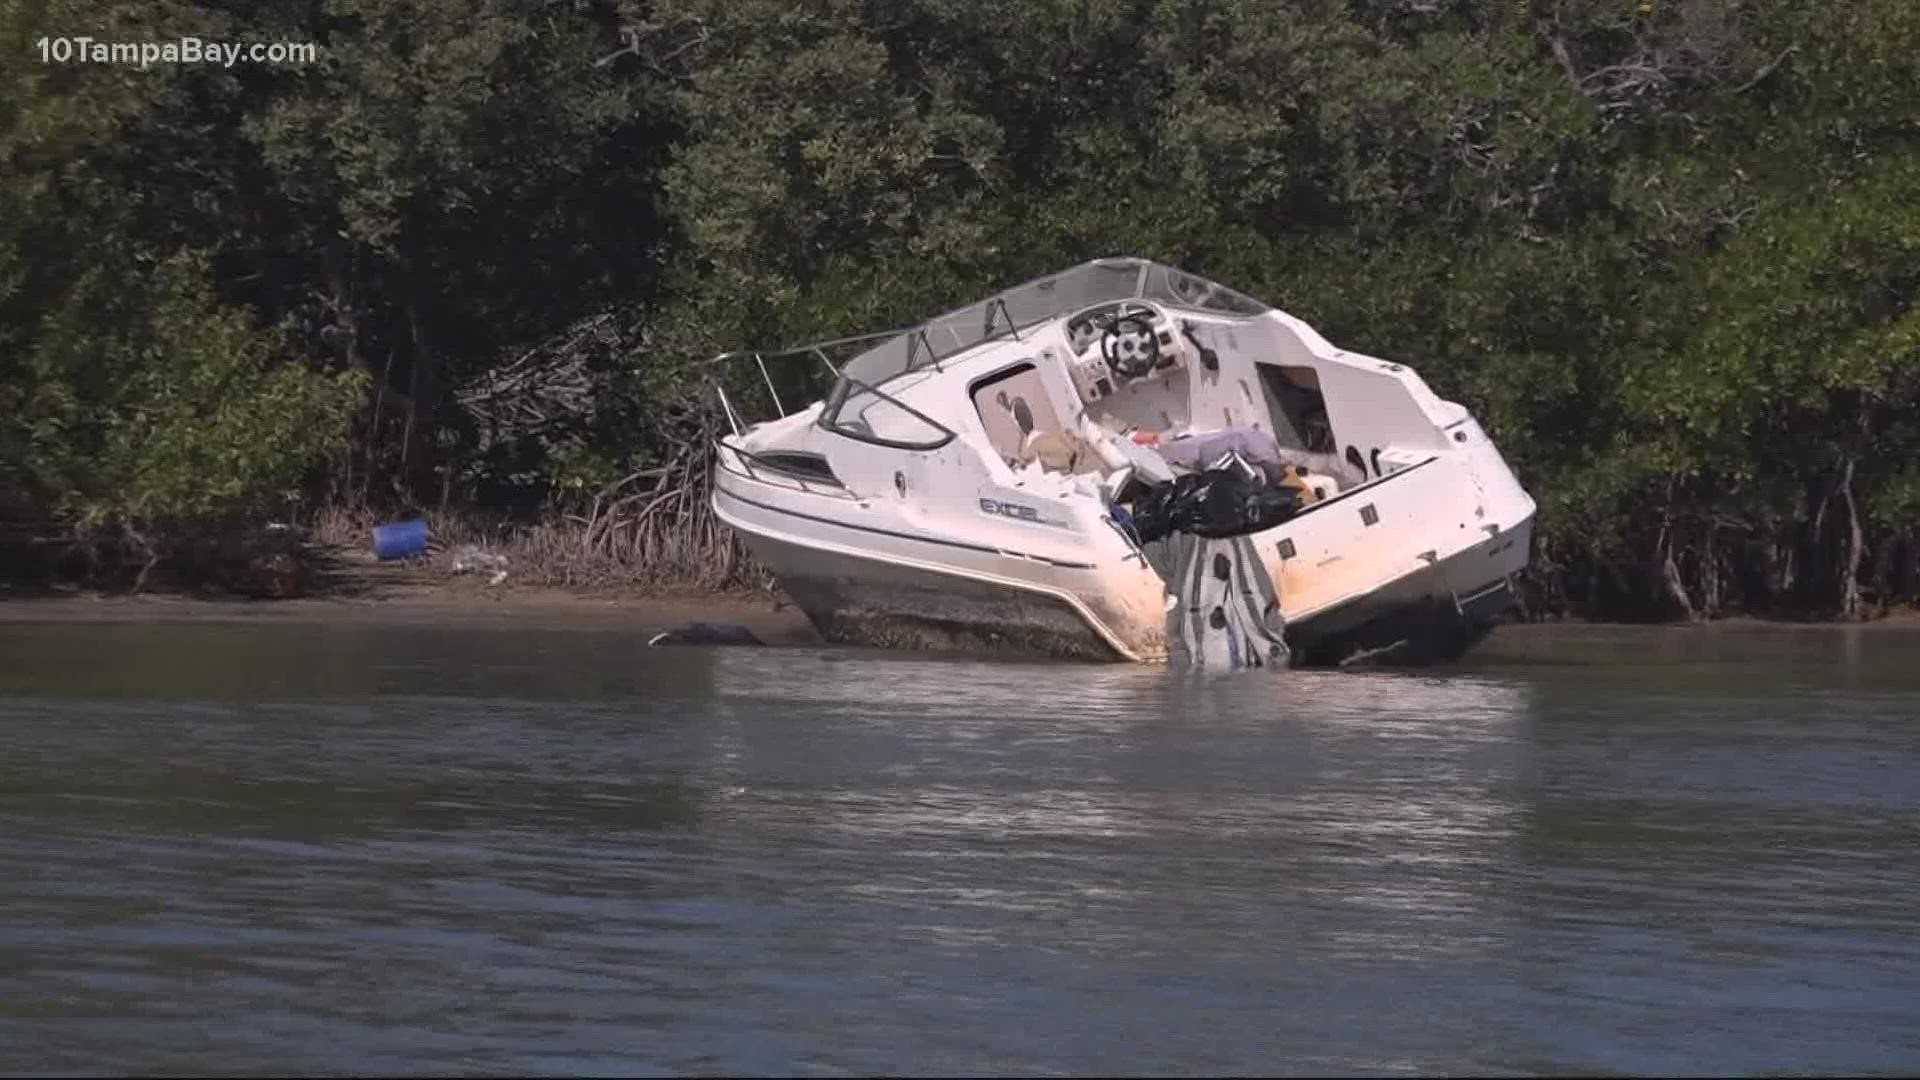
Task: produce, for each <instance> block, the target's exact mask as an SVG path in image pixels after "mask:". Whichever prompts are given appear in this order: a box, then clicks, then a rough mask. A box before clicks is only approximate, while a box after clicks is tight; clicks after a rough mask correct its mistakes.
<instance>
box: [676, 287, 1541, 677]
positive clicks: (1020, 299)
mask: <svg viewBox="0 0 1920 1080" xmlns="http://www.w3.org/2000/svg"><path fill="white" fill-rule="evenodd" d="M797 358H807V359H809V360H810V361H811V363H810V364H800V365H795V364H794V363H793V361H794V360H796V359H797ZM742 364H751V365H753V366H754V367H757V369H758V371H757V373H756V374H757V375H758V376H759V379H758V381H756V382H754V383H753V384H752V387H753V389H752V391H751V394H752V396H753V397H754V398H759V397H761V396H762V395H763V393H764V397H765V399H766V400H765V401H764V402H763V403H761V404H762V405H763V406H765V407H764V409H762V410H760V411H756V409H755V408H754V407H753V406H752V405H751V404H750V403H749V402H748V400H747V397H748V394H747V393H746V392H745V391H743V388H742V386H743V384H742V383H741V382H740V381H739V379H738V378H734V379H733V380H732V381H731V382H729V381H728V380H727V379H725V378H722V379H717V380H716V385H717V386H718V387H719V388H720V402H721V405H722V407H723V408H724V410H725V415H726V419H727V424H728V427H729V428H730V429H731V430H730V431H728V432H726V433H723V434H722V436H721V437H720V438H719V439H718V441H717V445H716V446H715V448H714V456H715V464H714V472H713V477H712V500H713V509H714V512H715V513H716V514H717V515H718V516H719V518H720V519H721V521H723V522H724V523H725V524H727V525H728V526H730V527H731V528H733V529H735V530H737V531H738V532H739V534H740V535H741V537H742V538H743V540H744V541H745V544H746V546H747V548H748V550H749V551H751V552H752V553H753V554H754V556H755V557H756V558H758V559H759V560H760V561H761V562H763V563H764V564H766V566H767V567H768V568H769V569H770V570H771V571H772V572H773V574H774V575H775V577H776V579H777V581H778V583H779V585H780V586H781V588H782V589H783V590H784V591H785V592H786V593H787V594H788V595H789V596H791V598H792V599H793V601H794V603H795V604H796V605H797V606H798V607H799V608H800V609H801V610H803V611H804V612H805V613H806V614H807V616H808V618H810V619H811V620H812V621H813V623H814V625H815V626H816V627H818V629H819V630H820V632H821V633H822V634H823V635H824V636H825V637H827V638H828V639H829V640H833V641H841V642H852V643H860V644H868V645H880V646H886V647H962V648H973V647H981V646H986V647H994V648H1012V649H1016V650H1021V651H1031V652H1040V653H1046V654H1052V655H1059V656H1079V657H1088V658H1099V659H1108V660H1129V661H1156V660H1164V659H1167V658H1168V656H1169V655H1170V653H1171V652H1175V651H1177V647H1178V645H1179V638H1180V636H1181V634H1180V631H1178V630H1177V629H1175V627H1177V626H1178V625H1180V620H1181V619H1182V618H1184V617H1185V615H1186V612H1185V611H1184V610H1182V609H1181V602H1180V597H1181V596H1182V595H1185V596H1187V598H1188V599H1189V601H1192V602H1194V603H1198V601H1193V600H1192V594H1193V593H1194V592H1195V590H1196V589H1198V588H1201V587H1203V586H1202V584H1201V583H1200V582H1199V581H1198V579H1199V578H1200V577H1203V576H1205V575H1202V574H1195V575H1193V577H1194V579H1195V580H1194V581H1192V582H1182V581H1176V582H1174V583H1172V584H1170V583H1169V580H1168V579H1169V578H1171V577H1175V576H1176V575H1177V573H1181V572H1183V571H1177V570H1176V569H1174V568H1171V567H1170V565H1169V563H1168V561H1167V559H1166V558H1165V557H1164V553H1161V557H1158V558H1154V557H1150V556H1152V555H1154V554H1155V552H1154V551H1153V550H1152V549H1153V548H1155V547H1156V546H1162V545H1164V543H1165V541H1162V542H1160V543H1159V544H1143V543H1142V542H1141V541H1140V534H1139V533H1138V532H1136V531H1135V530H1134V528H1133V527H1132V526H1131V525H1130V524H1129V522H1128V516H1127V507H1128V506H1129V504H1133V505H1138V503H1137V501H1138V499H1139V498H1140V496H1141V495H1142V493H1144V492H1147V491H1150V490H1152V489H1153V488H1155V487H1157V486H1159V485H1161V484H1164V483H1166V482H1167V481H1169V480H1171V479H1173V478H1174V477H1175V476H1176V475H1177V474H1178V473H1179V472H1180V471H1181V469H1180V468H1179V467H1178V466H1177V465H1175V464H1172V463H1171V462H1170V459H1173V460H1177V459H1178V458H1179V456H1180V455H1178V454H1174V453H1171V452H1170V451H1171V450H1172V449H1173V448H1176V447H1181V446H1192V445H1194V444H1193V443H1191V442H1185V441H1181V440H1182V439H1183V437H1188V438H1191V437H1199V436H1206V435H1208V434H1210V433H1220V432H1235V431H1237V432H1241V433H1246V432H1254V433H1257V434H1264V435H1270V436H1271V444H1270V445H1274V446H1277V447H1279V448H1280V452H1281V454H1282V455H1283V456H1285V457H1286V458H1287V459H1288V464H1289V468H1288V469H1287V475H1286V478H1285V481H1284V482H1285V483H1286V484H1287V485H1288V486H1289V487H1290V488H1291V489H1292V490H1293V492H1294V493H1295V495H1296V496H1297V497H1298V498H1299V499H1300V500H1301V501H1302V503H1303V505H1301V506H1300V507H1299V509H1298V510H1297V511H1295V512H1293V513H1292V515H1291V516H1290V517H1287V518H1286V519H1285V520H1283V521H1280V522H1279V523H1278V524H1274V525H1272V526H1271V527H1267V528H1263V529H1260V530H1258V531H1254V532H1251V533H1248V534H1246V535H1244V536H1240V537H1237V538H1236V539H1234V540H1233V541H1232V543H1233V544H1234V545H1236V546H1235V548H1234V550H1235V551H1238V552H1243V553H1246V555H1247V556H1248V558H1249V560H1250V561H1252V562H1254V563H1257V564H1258V565H1257V566H1253V567H1249V572H1250V573H1251V574H1252V577H1251V578H1250V579H1249V580H1251V581H1252V582H1253V584H1252V585H1247V586H1245V587H1244V588H1241V586H1240V585H1236V584H1233V583H1227V584H1220V585H1219V586H1218V587H1219V588H1220V589H1222V590H1226V591H1233V590H1234V589H1241V591H1242V592H1250V593H1257V594H1258V595H1257V596H1255V597H1254V598H1253V602H1254V604H1255V606H1256V607H1264V608H1265V609H1266V613H1267V614H1269V615H1277V616H1278V617H1277V618H1275V619H1273V620H1272V623H1271V625H1272V626H1273V627H1274V628H1275V632H1276V633H1283V634H1284V639H1285V642H1286V644H1287V646H1289V647H1290V652H1291V658H1292V662H1294V663H1304V664H1331V663H1344V662H1348V661H1351V660H1353V659H1355V658H1356V657H1362V656H1367V655H1378V654H1381V653H1386V654H1388V655H1391V656H1396V657H1400V658H1404V659H1408V660H1413V661H1419V660H1422V659H1432V658H1445V657H1451V656H1456V655H1458V654H1459V653H1460V652H1461V651H1462V650H1464V649H1465V648H1467V647H1468V646H1469V645H1471V643H1472V642H1473V641H1475V640H1477V638H1478V637H1479V636H1480V635H1481V634H1482V633H1484V632H1485V630H1486V629H1487V628H1488V627H1489V626H1490V625H1491V622H1492V620H1493V619H1494V618H1495V616H1497V615H1498V614H1499V613H1500V612H1501V611H1502V610H1503V609H1505V608H1506V607H1507V606H1508V605H1509V604H1510V603H1511V602H1512V600H1513V591H1512V590H1513V585H1512V582H1513V577H1514V575H1515V574H1517V573H1518V572H1519V571H1521V570H1522V569H1524V568H1525V566H1526V563H1527V558H1528V551H1529V536H1530V531H1531V527H1532V522H1533V515H1534V501H1533V499H1532V498H1531V497H1530V496H1529V495H1528V494H1527V492H1526V491H1525V490H1524V489H1523V488H1522V487H1521V485H1520V483H1519V481H1518V480H1517V479H1516V478H1515V476H1514V474H1513V472H1512V470H1511V469H1509V468H1508V466H1507V464H1506V462H1505V461H1504V460H1503V459H1502V457H1501V456H1500V453H1499V451H1498V450H1497V449H1496V448H1495V446H1494V445H1493V444H1492V443H1491V442H1490V441H1489V440H1488V438H1487V435H1486V433H1485V432H1484V431H1483V430H1481V427H1480V425H1479V424H1478V423H1477V422H1476V421H1475V420H1474V418H1473V417H1472V416H1471V415H1469V414H1468V412H1467V410H1466V409H1465V408H1463V407H1461V406H1460V405H1457V404H1455V403H1453V402H1449V401H1443V400H1441V399H1440V398H1439V397H1437V396H1435V394H1434V393H1433V392H1432V391H1431V390H1429V389H1428V387H1427V385H1426V383H1425V382H1423V381H1422V380H1421V378H1420V377H1419V376H1418V375H1417V374H1415V373H1414V371H1413V370H1412V369H1410V368H1408V367H1406V366H1405V365H1402V364H1398V363H1394V362H1390V361H1387V360H1382V359H1379V358H1377V357H1372V356H1366V355H1363V354H1360V353H1355V352H1349V351H1346V350H1343V349H1340V348H1336V347H1335V346H1333V345H1332V344H1329V343H1328V342H1327V341H1326V340H1325V339H1324V338H1322V337H1321V336H1320V335H1319V334H1318V333H1316V332H1315V331H1314V330H1313V328H1312V327H1310V326H1308V325H1307V324H1306V323H1304V322H1302V321H1301V320H1299V319H1297V318H1294V317H1293V316H1291V315H1288V314H1286V313H1285V312H1283V311H1279V310H1277V309H1274V308H1272V307H1270V306H1268V305H1267V304H1264V303H1261V302H1259V301H1257V300H1253V299H1250V298H1248V297H1246V296H1243V295H1241V294H1239V293H1237V292H1234V291H1233V290H1231V289H1228V288H1226V287H1224V286H1221V285H1218V284H1215V283H1213V282H1211V281H1208V280H1206V279H1204V278H1200V277H1197V276H1195V275H1192V274H1188V273H1185V272H1182V271H1180V270H1177V269H1174V268H1172V267H1168V266H1163V265H1160V264H1158V263H1154V262H1150V261H1147V260H1144V259H1136V258H1114V259H1099V260H1095V261H1093V262H1089V263H1085V264H1083V265H1080V266H1077V267H1074V268H1072V269H1069V270H1066V271H1064V272H1062V273H1059V274H1055V275H1053V276H1050V277H1046V278H1042V279H1039V280H1036V281H1032V282H1028V283H1027V284H1024V285H1020V286H1018V287H1017V288H1013V289H1010V290H1008V291H1006V292H1003V293H1001V294H999V295H997V296H994V297H991V298H989V299H987V300H984V301H982V302H980V303H977V304H974V305H972V306H970V307H966V308H963V309H960V310H958V311H954V312H950V313H948V314H945V315H941V316H939V317H938V318H935V319H932V320H931V321H929V322H926V323H924V324H922V325H920V326H918V327H914V328H912V329H910V330H905V331H894V332H889V333H885V334H877V335H868V336H865V337H861V338H851V339H841V340H838V341H829V342H820V343H817V344H813V345H806V346H801V347H798V348H793V349H783V350H779V351H777V352H770V351H768V352H737V353H728V354H725V355H723V356H722V357H720V358H718V367H716V368H715V369H714V370H715V371H716V372H720V371H726V370H729V369H735V370H737V367H736V366H737V365H742ZM810 366H811V367H813V368H815V369H816V370H818V371H819V372H820V373H821V378H822V380H823V381H822V382H818V383H814V384H812V385H813V387H814V388H816V389H817V388H819V387H822V386H824V385H825V383H824V380H825V379H831V389H830V390H827V391H826V392H825V393H824V396H823V397H821V398H820V399H819V400H815V401H812V402H811V403H809V404H807V405H805V407H803V408H799V409H797V410H793V411H789V410H787V409H786V408H784V407H783V405H782V400H783V397H784V398H786V399H789V400H799V399H798V398H796V397H795V395H796V394H801V393H805V392H806V389H807V387H808V384H807V383H806V381H805V379H806V376H807V374H808V373H807V372H806V370H805V369H806V368H807V367H810ZM749 370H751V369H749ZM729 387H731V391H729ZM783 388H784V393H783ZM1149 433H1151V434H1149ZM1155 436H1158V437H1159V438H1160V439H1161V440H1162V444H1161V446H1160V447H1159V448H1157V449H1156V448H1155V447H1154V446H1152V445H1151V443H1152V442H1153V439H1154V437H1155ZM1143 443H1146V444H1148V445H1143ZM1189 464H1191V462H1190V463H1189ZM1207 464H1208V463H1205V462H1202V463H1199V467H1202V468H1204V467H1205V466H1206V465H1207ZM1214 464H1216V465H1227V466H1231V465H1232V464H1234V462H1233V461H1232V460H1231V459H1229V460H1225V461H1222V462H1218V463H1214ZM1209 557H1210V558H1211V556H1209ZM1219 565H1221V566H1222V567H1223V568H1224V563H1221V564H1219ZM1226 578H1227V575H1225V574H1224V573H1223V574H1222V575H1221V581H1222V582H1225V581H1226ZM1239 580H1240V579H1238V578H1236V579H1234V581H1235V582H1238V581H1239ZM1275 609H1277V611H1276V610H1275ZM1195 625H1199V624H1195ZM1212 625H1214V626H1219V625H1220V622H1219V620H1218V616H1217V615H1216V616H1215V621H1214V622H1213V624H1212Z"/></svg>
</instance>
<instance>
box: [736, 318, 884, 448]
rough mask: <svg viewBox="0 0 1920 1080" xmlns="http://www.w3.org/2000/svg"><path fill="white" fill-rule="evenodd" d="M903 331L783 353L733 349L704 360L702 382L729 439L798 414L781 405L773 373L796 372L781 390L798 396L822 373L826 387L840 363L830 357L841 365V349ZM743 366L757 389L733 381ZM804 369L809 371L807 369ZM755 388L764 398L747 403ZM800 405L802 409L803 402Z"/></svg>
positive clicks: (831, 341)
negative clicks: (768, 411)
mask: <svg viewBox="0 0 1920 1080" xmlns="http://www.w3.org/2000/svg"><path fill="white" fill-rule="evenodd" d="M907 332H908V331H903V330H884V331H881V332H879V333H874V334H857V335H855V336H853V337H843V338H832V339H828V340H825V341H816V342H812V343H810V344H807V345H796V346H793V347H791V348H785V349H737V350H733V351H730V352H723V353H721V354H719V355H718V356H715V357H713V358H712V359H711V360H709V361H707V376H706V381H707V382H708V383H709V384H710V385H711V387H712V388H713V392H714V396H715V397H716V398H717V399H718V400H719V403H720V409H721V411H722V412H723V413H724V414H725V416H726V418H727V424H728V425H729V426H730V427H732V429H733V433H734V434H735V435H742V434H745V433H746V431H747V429H748V428H750V427H753V426H755V425H756V424H761V423H766V422H768V421H770V420H781V419H785V418H786V417H788V416H791V415H793V414H794V413H795V412H798V411H799V408H794V409H789V408H787V406H786V401H785V399H784V398H783V397H782V395H781V393H780V381H781V380H777V379H776V378H775V374H774V373H775V371H776V370H779V371H780V372H781V373H782V374H783V375H784V374H786V373H788V372H792V371H795V370H796V369H797V370H799V371H800V374H799V376H798V378H791V377H789V378H787V379H786V380H785V381H786V385H787V392H788V393H789V394H792V393H796V392H799V393H802V394H804V393H806V389H805V388H806V386H807V380H808V379H810V378H811V379H818V378H819V377H820V376H821V375H822V374H823V373H824V374H825V375H826V377H827V379H828V380H829V385H830V384H831V383H834V382H838V381H839V379H840V367H841V364H840V363H836V362H835V361H834V355H835V354H836V353H840V354H842V355H841V361H842V362H844V361H845V359H846V355H845V352H846V351H847V350H853V349H856V348H858V347H861V346H870V345H872V344H873V343H875V342H878V341H882V340H885V339H887V338H895V337H899V336H900V335H901V334H903V333H907ZM749 363H751V364H752V366H753V368H754V369H755V371H757V372H758V374H759V376H760V379H759V382H758V384H757V386H756V384H755V383H754V382H753V381H752V380H751V379H747V380H744V381H742V380H739V379H738V378H737V373H738V372H739V371H740V370H741V369H742V367H743V366H745V365H747V364H749ZM809 368H810V369H811V370H808V369H809ZM730 380H732V381H733V384H734V385H733V389H732V392H729V389H728V384H729V381H730ZM760 389H764V390H765V398H764V400H763V401H760V402H755V401H753V400H752V399H753V398H754V397H757V396H758V393H757V391H758V390H760ZM765 405H771V406H772V410H771V412H772V415H770V416H769V415H766V410H765V408H764V407H763V406H765ZM756 406H762V407H756ZM800 407H804V404H802V405H801V406H800Z"/></svg>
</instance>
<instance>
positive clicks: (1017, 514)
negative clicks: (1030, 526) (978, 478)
mask: <svg viewBox="0 0 1920 1080" xmlns="http://www.w3.org/2000/svg"><path fill="white" fill-rule="evenodd" d="M980 512H981V513H983V514H998V515H1000V516H1001V517H1010V518H1012V519H1014V520H1015V521H1031V522H1033V523H1034V524H1036V525H1051V524H1053V522H1051V521H1047V520H1045V519H1044V518H1042V517H1041V516H1040V511H1039V510H1036V509H1035V508H1033V507H1031V506H1022V505H1021V504H1019V503H1010V502H1001V501H999V500H998V499H981V500H980Z"/></svg>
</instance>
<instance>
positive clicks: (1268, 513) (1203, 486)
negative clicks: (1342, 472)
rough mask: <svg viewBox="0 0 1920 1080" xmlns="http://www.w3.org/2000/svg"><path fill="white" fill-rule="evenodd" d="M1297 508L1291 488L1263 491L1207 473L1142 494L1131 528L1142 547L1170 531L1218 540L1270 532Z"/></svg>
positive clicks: (1224, 472) (1240, 479) (1239, 476)
mask: <svg viewBox="0 0 1920 1080" xmlns="http://www.w3.org/2000/svg"><path fill="white" fill-rule="evenodd" d="M1299 509H1300V493H1299V492H1297V491H1295V490H1293V489H1292V488H1276V487H1268V486H1267V485H1266V484H1264V483H1261V482H1260V481H1258V480H1253V479H1249V478H1248V477H1247V476H1246V475H1245V474H1244V473H1240V472H1237V471H1233V470H1229V469H1208V470H1207V471H1205V472H1197V473H1187V474H1186V475H1184V476H1180V477H1177V478H1176V479H1175V480H1174V481H1173V483H1171V484H1161V485H1160V486H1158V487H1156V488H1154V489H1153V490H1151V491H1149V492H1147V493H1146V494H1145V495H1142V496H1141V497H1140V501H1139V502H1137V503H1135V504H1134V507H1133V526H1134V529H1135V531H1136V532H1137V533H1138V534H1139V537H1140V542H1141V543H1143V544H1151V543H1153V542H1154V541H1155V540H1159V539H1161V538H1162V537H1165V536H1166V535H1167V534H1169V533H1175V532H1184V533H1192V534H1193V535H1195V536H1204V537H1206V538H1208V539H1210V540H1218V539H1221V538H1224V537H1229V536H1244V535H1246V534H1247V533H1254V532H1259V531H1260V530H1262V529H1271V528H1273V527H1274V526H1275V525H1278V524H1280V523H1281V522H1283V521H1285V520H1287V519H1288V518H1290V517H1292V516H1293V515H1294V513H1295V512H1297V511H1298V510H1299Z"/></svg>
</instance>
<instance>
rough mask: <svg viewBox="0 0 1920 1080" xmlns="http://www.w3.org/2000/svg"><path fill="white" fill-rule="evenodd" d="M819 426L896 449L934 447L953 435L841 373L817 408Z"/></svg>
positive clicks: (901, 404)
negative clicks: (822, 404)
mask: <svg viewBox="0 0 1920 1080" xmlns="http://www.w3.org/2000/svg"><path fill="white" fill-rule="evenodd" d="M820 426H821V427H823V428H826V429H827V430H828V431H831V432H833V433H834V434H836V435H845V436H846V437H848V438H850V439H859V440H860V441H861V442H870V443H877V444H879V445H881V446H890V447H893V448H894V449H896V450H933V449H936V448H938V447H941V446H945V445H946V444H947V443H948V442H949V441H950V440H952V438H953V432H952V431H950V430H948V429H947V428H946V427H944V426H942V425H941V424H939V423H938V422H936V421H934V420H933V419H932V418H931V417H928V416H927V415H926V414H924V413H922V412H920V411H919V410H917V409H914V408H913V407H911V406H909V405H905V404H903V403H901V402H900V401H898V400H896V399H895V398H893V397H891V396H889V395H887V394H885V393H883V392H881V391H879V390H876V389H874V388H873V387H871V386H868V385H866V384H865V383H862V382H858V381H856V380H853V379H848V378H846V377H844V376H843V377H842V378H841V380H840V384H839V385H838V386H836V387H835V388H834V391H833V394H832V396H831V397H830V398H829V399H828V401H827V404H826V407H825V408H824V409H822V410H821V412H820Z"/></svg>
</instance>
